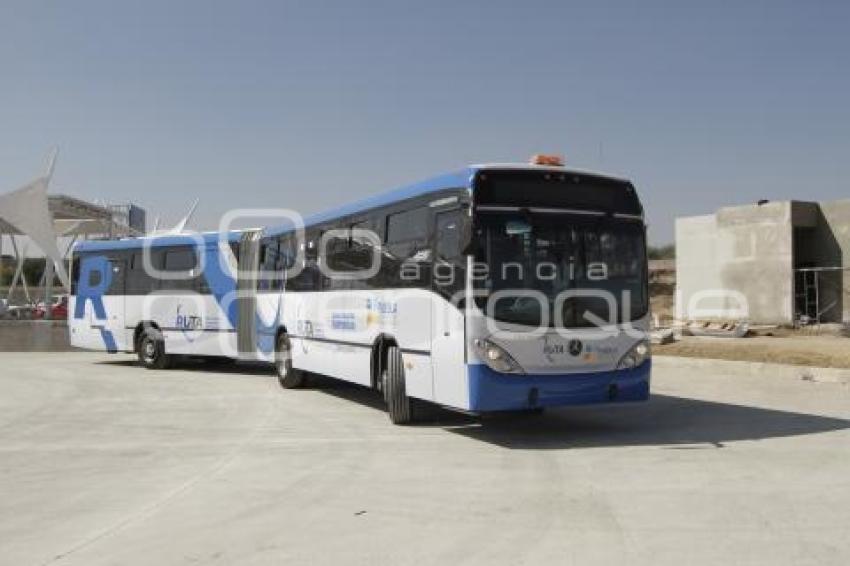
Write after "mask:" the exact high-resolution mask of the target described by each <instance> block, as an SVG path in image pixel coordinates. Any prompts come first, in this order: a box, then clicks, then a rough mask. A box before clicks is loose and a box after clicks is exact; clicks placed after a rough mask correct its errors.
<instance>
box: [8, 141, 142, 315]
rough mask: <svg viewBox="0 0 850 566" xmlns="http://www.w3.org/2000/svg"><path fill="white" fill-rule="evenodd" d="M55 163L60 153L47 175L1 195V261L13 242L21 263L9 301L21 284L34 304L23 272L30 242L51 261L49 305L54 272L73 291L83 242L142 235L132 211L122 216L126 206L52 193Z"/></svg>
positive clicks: (47, 282)
mask: <svg viewBox="0 0 850 566" xmlns="http://www.w3.org/2000/svg"><path fill="white" fill-rule="evenodd" d="M55 159H56V153H55V152H54V153H53V154H52V155H51V157H50V161H49V164H48V167H47V170H46V171H45V173H44V175H42V176H41V177H38V178H37V179H35V180H34V181H32V182H30V183H28V184H26V185H24V186H23V187H21V188H19V189H16V190H14V191H11V192H8V193H5V194H0V262H1V261H2V257H3V245H4V240H6V239H7V238H8V241H9V242H11V246H12V251H13V252H14V258H15V261H16V264H17V265H16V269H15V273H14V276H13V277H12V281H11V284H10V285H9V290H8V298H9V299H11V298H12V294H13V293H14V292H15V290H16V289H17V286H18V285H19V284H20V286H21V287H22V289H23V291H24V294H25V296H26V300H27V302H29V303H33V302H34V301H33V298H32V297H31V296H30V291H29V285H28V282H27V280H26V276H25V274H24V271H23V266H24V259H25V257H26V256H27V244H28V243H30V242H31V243H33V244H35V245H36V246H37V247H38V248H39V249H40V250H41V252H42V254H43V255H44V258H45V270H44V278H43V279H44V288H45V293H44V302H45V303H46V304H49V303H50V302H51V299H52V297H51V294H52V289H51V287H52V283H53V279H54V274H55V275H56V276H58V278H59V281H60V282H61V284H62V286H63V287H64V288H65V291H66V292H69V291H70V286H71V283H70V278H69V276H68V273H67V269H66V268H65V260H66V258H67V256H68V253H69V251H70V249H71V247H72V246H73V244H74V242H75V241H76V240H77V238H79V237H81V236H82V237H85V238H87V237H90V236H93V235H94V236H100V237H122V236H129V235H138V233H137V231H135V230H133V229H132V228H130V227H129V225H128V221H127V218H126V213H125V212H122V211H126V209H127V207H126V206H124V207H105V206H100V205H96V204H92V203H88V202H85V201H82V200H80V199H76V198H73V197H69V196H65V195H48V194H47V190H48V187H49V185H50V181H51V179H52V177H53V167H54V164H55ZM139 210H140V209H139ZM20 236H23V237H25V238H26V240H25V242H24V243H23V244H22V245H19V242H18V239H17V237H20ZM60 239H63V240H65V241H66V242H67V243H65V244H63V245H62V246H61V247H62V248H64V249H63V250H60V244H59V242H60Z"/></svg>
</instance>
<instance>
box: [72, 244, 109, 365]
mask: <svg viewBox="0 0 850 566" xmlns="http://www.w3.org/2000/svg"><path fill="white" fill-rule="evenodd" d="M92 273H99V274H100V281H99V282H98V284H97V285H94V286H92V285H90V284H89V283H90V281H91V275H92ZM111 283H112V265H111V264H110V263H109V260H108V259H107V258H106V256H102V255H99V256H93V257H87V258H85V259H84V260H83V262H82V263H81V264H80V279H79V283H78V284H77V301H76V304H75V305H74V318H75V319H78V320H80V319H83V318H85V316H86V303H87V302H91V304H92V310H93V311H94V317H95V319H97V320H98V321H103V323H104V324H105V323H106V321H107V313H106V305H104V303H103V294H104V293H105V292H106V290H107V289H109V285H110V284H111ZM100 336H101V338H102V339H103V344H104V346H106V350H107V351H108V352H112V353H114V352H117V351H118V345H117V344H116V342H115V336H113V335H112V331H111V330H108V329H106V328H105V327H103V326H101V327H100Z"/></svg>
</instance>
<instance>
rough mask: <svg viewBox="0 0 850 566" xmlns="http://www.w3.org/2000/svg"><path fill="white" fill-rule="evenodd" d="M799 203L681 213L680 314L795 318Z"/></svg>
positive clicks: (768, 321) (764, 319)
mask: <svg viewBox="0 0 850 566" xmlns="http://www.w3.org/2000/svg"><path fill="white" fill-rule="evenodd" d="M794 208H795V207H794V203H791V202H775V203H767V204H764V205H761V206H758V205H752V206H739V207H729V208H722V209H720V210H719V211H718V212H717V214H712V215H708V216H696V217H691V218H679V219H677V220H676V287H677V296H676V299H677V316H678V317H679V318H682V319H712V318H713V319H732V318H742V317H746V318H748V319H749V320H751V321H753V322H759V323H765V324H790V323H791V322H792V321H793V316H794V305H793V301H794V276H793V262H794V253H793V228H792V226H793V223H792V211H794ZM795 212H797V211H795Z"/></svg>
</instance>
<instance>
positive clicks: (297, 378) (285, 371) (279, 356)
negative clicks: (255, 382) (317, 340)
mask: <svg viewBox="0 0 850 566" xmlns="http://www.w3.org/2000/svg"><path fill="white" fill-rule="evenodd" d="M274 367H275V371H276V372H277V380H278V381H279V382H280V386H281V387H283V388H284V389H296V388H298V387H301V386H302V385H304V372H303V371H301V370H298V369H295V368H293V367H292V348H291V346H290V344H289V337H288V336H287V335H286V334H281V335H280V336H278V337H277V346H276V347H275V353H274Z"/></svg>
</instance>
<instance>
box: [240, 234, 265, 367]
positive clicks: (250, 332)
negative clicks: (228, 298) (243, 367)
mask: <svg viewBox="0 0 850 566" xmlns="http://www.w3.org/2000/svg"><path fill="white" fill-rule="evenodd" d="M260 235H261V234H260V232H258V231H253V232H246V233H245V234H243V235H242V239H241V241H240V242H239V264H238V265H239V269H238V270H237V279H236V292H237V299H236V304H237V318H236V321H237V322H236V345H237V349H238V351H239V357H240V358H243V359H253V358H256V356H257V323H256V318H257V269H258V268H259V262H260Z"/></svg>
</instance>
